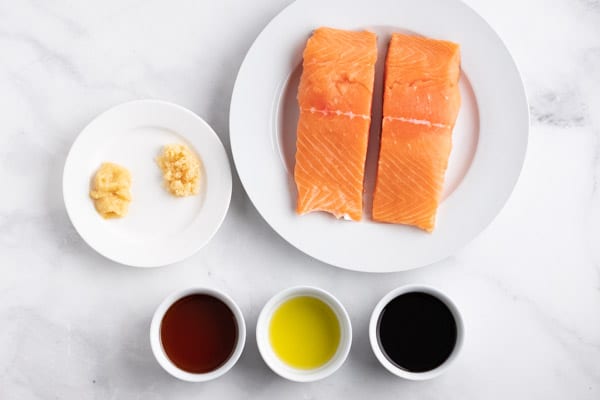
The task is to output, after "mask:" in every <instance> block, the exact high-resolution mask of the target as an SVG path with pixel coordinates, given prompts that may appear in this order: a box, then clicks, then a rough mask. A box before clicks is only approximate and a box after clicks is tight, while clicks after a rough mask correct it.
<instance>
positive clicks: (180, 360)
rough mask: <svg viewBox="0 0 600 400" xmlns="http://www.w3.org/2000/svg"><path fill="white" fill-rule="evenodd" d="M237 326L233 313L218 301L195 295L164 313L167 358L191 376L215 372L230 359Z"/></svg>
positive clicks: (162, 331)
mask: <svg viewBox="0 0 600 400" xmlns="http://www.w3.org/2000/svg"><path fill="white" fill-rule="evenodd" d="M237 337H238V326H237V323H236V320H235V316H234V315H233V312H232V311H231V309H230V308H229V307H228V306H227V305H226V304H225V303H224V302H223V301H221V300H219V299H217V298H216V297H213V296H210V295H206V294H193V295H190V296H186V297H183V298H181V299H179V300H177V301H176V302H175V303H173V305H172V306H171V307H169V309H168V310H167V312H166V313H165V316H164V317H163V320H162V323H161V327H160V339H161V342H162V346H163V349H164V350H165V353H166V354H167V357H169V359H170V360H171V361H172V362H173V364H175V365H176V366H177V367H179V368H181V369H182V370H184V371H187V372H191V373H207V372H211V371H214V370H216V369H217V368H219V367H220V366H221V365H223V364H224V363H225V362H226V361H227V360H228V359H229V357H231V355H232V353H233V351H234V349H235V346H236V344H237Z"/></svg>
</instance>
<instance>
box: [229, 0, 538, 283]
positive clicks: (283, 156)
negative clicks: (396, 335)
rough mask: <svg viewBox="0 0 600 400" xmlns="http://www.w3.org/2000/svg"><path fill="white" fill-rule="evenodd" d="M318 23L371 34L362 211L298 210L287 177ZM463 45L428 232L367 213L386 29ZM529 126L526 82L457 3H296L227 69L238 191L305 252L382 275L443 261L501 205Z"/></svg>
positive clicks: (488, 32)
mask: <svg viewBox="0 0 600 400" xmlns="http://www.w3.org/2000/svg"><path fill="white" fill-rule="evenodd" d="M319 26H330V27H337V28H342V29H355V30H356V29H368V30H372V31H374V32H376V33H377V34H378V43H379V61H378V68H377V73H376V84H375V87H376V92H375V96H374V98H375V101H374V112H373V117H374V118H373V120H374V121H375V122H374V123H373V126H372V128H371V143H370V144H369V155H368V157H367V169H366V178H365V193H366V200H365V218H364V220H363V221H362V222H359V223H357V222H347V221H338V220H335V219H334V218H333V217H332V216H331V215H328V214H325V213H312V214H309V215H305V216H301V217H300V216H297V215H296V214H295V212H294V207H295V202H296V200H295V197H296V188H295V184H294V180H293V167H294V155H295V140H296V123H297V118H298V114H297V103H296V99H295V96H296V91H297V85H298V79H299V76H300V74H301V62H302V50H303V48H304V46H305V44H306V40H307V39H308V37H309V36H310V34H311V31H312V30H313V29H315V28H317V27H319ZM398 31H399V32H412V33H415V34H420V35H425V36H428V37H432V38H438V39H446V40H451V41H454V42H457V43H459V44H460V46H461V54H462V73H461V80H460V88H461V94H462V98H463V105H462V107H461V111H460V114H459V117H458V121H457V124H456V127H455V129H454V134H453V139H454V148H453V150H452V154H451V157H450V162H449V167H448V172H447V175H446V182H445V190H444V200H443V202H442V204H441V205H440V208H439V213H438V218H437V225H436V229H435V231H434V232H433V233H432V234H428V233H425V232H423V231H421V230H418V229H416V228H412V227H407V226H400V225H389V224H381V223H375V222H372V221H370V220H369V216H370V197H369V194H370V193H371V191H372V187H373V181H374V175H375V170H376V154H377V149H378V140H379V139H378V137H379V125H380V124H379V123H377V121H378V120H380V115H381V100H380V99H381V86H382V85H381V81H382V67H383V60H384V56H385V51H386V47H387V44H388V40H389V37H390V34H391V33H392V32H398ZM528 129H529V114H528V106H527V99H526V96H525V90H524V88H523V83H522V81H521V78H520V75H519V72H518V70H517V68H516V66H515V63H514V61H513V59H512V57H511V55H510V54H509V52H508V50H507V49H506V47H505V46H504V44H503V43H502V41H501V39H500V38H499V37H498V35H497V34H496V33H495V32H494V31H493V30H492V28H491V27H490V26H489V25H488V24H487V23H486V22H485V21H484V20H483V19H482V18H481V17H480V16H479V15H477V14H476V13H475V12H474V11H473V10H471V9H470V8H469V7H467V6H466V5H465V4H463V3H461V2H459V1H456V0H420V1H414V0H377V1H369V0H329V1H322V0H298V1H296V2H295V3H293V4H292V5H290V6H289V7H287V8H286V9H285V10H284V11H282V12H281V13H280V14H279V15H278V16H277V17H275V18H274V19H273V20H272V21H271V22H270V23H269V25H267V27H266V28H265V29H264V30H263V32H262V33H261V34H260V35H259V36H258V38H257V39H256V41H255V42H254V44H253V45H252V47H251V48H250V50H249V52H248V54H247V56H246V58H245V60H244V62H243V64H242V66H241V68H240V71H239V74H238V77H237V81H236V83H235V88H234V91H233V97H232V101H231V110H230V135H231V146H232V149H233V156H234V160H235V164H236V167H237V169H238V172H239V175H240V178H241V181H242V183H243V185H244V187H245V189H246V192H247V193H248V196H249V197H250V199H251V200H252V202H253V203H254V205H255V206H256V208H257V209H258V211H259V212H260V214H261V215H262V216H263V218H264V219H265V220H266V221H267V222H268V223H269V224H270V225H271V226H272V227H273V229H275V231H277V232H278V233H279V234H280V235H281V236H282V237H283V238H284V239H286V240H287V241H288V242H290V243H291V244H292V245H294V246H296V247H297V248H298V249H300V250H302V251H303V252H305V253H307V254H309V255H311V256H313V257H315V258H317V259H319V260H322V261H324V262H326V263H329V264H333V265H336V266H339V267H343V268H348V269H354V270H360V271H369V272H386V271H400V270H406V269H410V268H415V267H419V266H423V265H427V264H431V263H433V262H435V261H438V260H440V259H443V258H445V257H447V256H449V255H451V254H452V253H453V252H455V251H457V250H458V249H459V248H461V247H462V246H464V245H465V244H467V243H468V242H469V241H471V240H472V239H473V238H474V237H475V236H476V235H477V234H478V233H480V232H481V231H482V230H483V229H484V228H485V227H486V226H487V225H488V224H489V223H490V222H491V221H492V219H493V218H494V217H495V216H496V215H497V214H498V213H499V212H500V210H501V208H502V207H503V205H504V203H505V202H506V200H507V199H508V197H509V195H510V193H511V191H512V189H513V187H514V185H515V183H516V181H517V179H518V176H519V173H520V171H521V167H522V164H523V160H524V157H525V151H526V148H527V136H528Z"/></svg>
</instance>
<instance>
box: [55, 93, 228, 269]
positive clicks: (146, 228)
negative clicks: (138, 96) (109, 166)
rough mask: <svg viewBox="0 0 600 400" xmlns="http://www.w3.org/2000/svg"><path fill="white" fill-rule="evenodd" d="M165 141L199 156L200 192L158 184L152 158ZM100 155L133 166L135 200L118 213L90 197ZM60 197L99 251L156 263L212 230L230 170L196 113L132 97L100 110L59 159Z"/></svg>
mask: <svg viewBox="0 0 600 400" xmlns="http://www.w3.org/2000/svg"><path fill="white" fill-rule="evenodd" d="M169 143H183V144H187V145H188V146H189V147H190V148H191V149H193V150H194V151H195V152H196V153H197V154H198V155H199V156H200V159H201V160H202V166H203V168H202V184H201V190H200V193H199V194H198V195H196V196H190V197H185V198H176V197H173V196H172V195H170V194H169V193H168V192H167V191H166V190H165V189H164V186H163V184H162V174H161V171H160V169H159V167H158V165H157V164H156V161H155V159H156V157H157V156H158V154H159V152H160V150H161V148H162V146H164V145H165V144H169ZM104 161H111V162H115V163H117V164H121V165H123V166H124V167H126V168H127V169H129V171H130V172H131V175H132V188H131V191H132V198H133V199H132V202H131V204H130V207H129V213H128V215H127V216H125V217H124V218H120V219H109V220H105V219H103V218H102V217H101V216H100V215H99V214H98V213H97V212H96V210H95V209H94V205H93V203H92V201H91V200H90V198H89V189H90V181H91V179H92V177H93V175H94V173H95V171H96V170H97V169H98V167H99V166H100V164H101V163H102V162H104ZM63 196H64V201H65V207H66V209H67V213H68V214H69V217H70V218H71V222H72V223H73V225H74V226H75V229H76V230H77V232H79V234H80V235H81V237H82V238H83V239H84V240H85V241H86V242H87V243H88V244H89V245H90V246H91V247H92V248H94V249H95V250H96V251H98V253H100V254H102V255H104V256H105V257H107V258H109V259H111V260H113V261H116V262H119V263H121V264H127V265H132V266H136V267H156V266H161V265H166V264H172V263H174V262H177V261H180V260H183V259H184V258H187V257H189V256H191V255H192V254H194V253H195V252H196V251H198V250H199V249H200V248H202V247H203V246H204V245H205V244H206V243H208V241H209V240H210V239H211V238H212V236H213V235H214V234H215V233H216V232H217V230H218V229H219V226H220V225H221V223H222V221H223V219H224V218H225V214H226V213H227V209H228V208H229V201H230V199H231V169H230V166H229V160H228V159H227V154H226V152H225V149H224V148H223V145H222V144H221V141H220V140H219V138H218V137H217V135H216V134H215V132H214V131H213V130H212V129H211V127H210V126H209V125H208V124H207V123H206V122H204V120H202V119H201V118H200V117H198V116H197V115H196V114H194V113H193V112H191V111H189V110H187V109H185V108H183V107H180V106H178V105H175V104H171V103H166V102H162V101H156V100H140V101H133V102H129V103H125V104H121V105H118V106H116V107H114V108H111V109H110V110H108V111H106V112H104V113H103V114H101V115H100V116H98V117H97V118H96V119H94V120H93V121H92V122H91V123H90V124H89V125H88V126H86V127H85V129H84V130H83V131H82V132H81V134H80V135H79V136H78V137H77V139H76V140H75V142H74V143H73V146H72V147H71V150H70V152H69V155H68V156H67V161H66V163H65V169H64V174H63Z"/></svg>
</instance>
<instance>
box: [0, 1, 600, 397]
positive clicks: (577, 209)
mask: <svg viewBox="0 0 600 400" xmlns="http://www.w3.org/2000/svg"><path fill="white" fill-rule="evenodd" d="M289 2H290V1H289V0H259V1H252V2H250V1H241V0H237V1H236V0H222V1H219V2H209V1H204V2H199V1H193V0H176V1H168V2H167V1H159V0H149V1H148V0H146V1H140V0H107V1H103V2H95V4H93V2H80V1H74V0H60V1H52V2H49V1H35V0H26V1H20V2H10V1H1V2H0V46H1V48H2V52H3V55H2V57H1V58H0V93H1V94H2V95H1V96H0V104H1V108H0V109H1V110H2V112H1V113H0V121H1V122H2V124H1V127H2V131H1V133H0V166H1V168H0V182H1V184H2V188H1V189H0V260H1V261H0V326H1V328H0V398H2V399H137V398H140V399H145V400H151V399H161V398H169V399H185V398H198V396H202V397H203V398H217V399H238V398H263V399H282V398H295V399H321V398H322V399H332V398H347V399H364V398H367V397H369V398H377V399H392V398H394V399H397V398H400V399H439V398H443V399H461V400H467V399H545V400H548V399H567V398H568V399H598V398H600V95H599V93H600V2H599V1H598V0H557V1H554V2H547V1H544V0H530V1H527V2H523V1H520V0H507V1H503V2H495V1H487V0H468V1H467V3H469V4H470V5H471V6H472V7H473V8H474V9H475V10H476V11H477V12H479V13H480V14H481V15H482V16H483V17H484V18H486V19H487V20H488V21H489V22H490V24H491V25H492V26H493V27H494V28H495V29H496V30H497V31H498V32H499V34H500V35H501V36H502V37H503V39H504V40H505V41H506V43H507V46H508V47H509V48H510V49H511V51H512V53H513V55H514V57H515V59H516V61H517V63H518V65H519V67H520V69H521V71H522V74H523V77H524V80H525V84H526V88H527V92H528V96H529V100H530V103H531V117H532V127H531V132H530V144H529V149H528V154H527V159H526V162H525V166H524V169H523V173H522V176H521V179H520V181H519V183H518V185H517V187H516V189H515V191H514V194H513V196H512V197H511V199H510V200H509V202H508V204H507V205H506V207H505V208H504V210H503V211H502V213H501V214H500V215H499V216H498V218H497V219H496V220H495V221H494V223H493V224H492V225H491V226H490V227H489V228H488V229H487V230H486V231H484V232H483V233H482V234H481V235H480V236H479V237H478V238H477V239H475V240H474V241H473V242H472V243H471V244H469V245H468V246H467V247H466V248H464V249H463V250H462V251H460V252H458V253H457V254H456V255H454V256H453V257H450V258H448V259H446V260H444V261H442V262H439V263H436V264H434V265H431V266H428V267H425V268H421V269H418V270H414V271H410V272H404V273H395V274H384V275H369V274H364V273H356V272H348V271H344V270H341V269H337V268H334V267H331V266H328V265H325V264H322V263H320V262H318V261H316V260H314V259H311V258H310V257H307V256H305V255H304V254H302V253H300V252H299V251H297V250H296V249H294V248H293V247H291V246H290V245H288V244H287V243H286V242H285V241H284V240H282V239H281V238H279V237H278V236H277V234H276V233H275V232H273V231H272V230H271V229H270V228H269V226H268V225H267V224H266V223H265V222H264V221H263V220H262V219H261V217H260V216H259V215H258V213H257V212H256V210H255V209H254V207H253V206H252V204H251V203H250V201H249V200H248V198H247V196H246V194H245V193H244V191H243V189H242V187H241V184H240V182H239V179H238V177H237V176H235V175H234V187H233V198H232V203H231V208H230V211H229V214H228V216H227V218H226V220H225V222H224V225H223V226H222V228H221V230H220V231H219V232H218V234H217V235H216V236H215V238H214V239H213V240H212V242H211V243H210V244H209V245H208V246H206V247H205V248H204V249H202V250H201V251H200V252H199V253H197V254H196V255H195V256H193V257H192V258H190V259H188V260H187V261H185V262H181V263H179V264H176V265H173V266H169V267H165V268H158V269H150V270H143V269H135V268H128V267H123V266H120V265H116V264H114V263H112V262H110V261H108V260H106V259H104V258H103V257H102V256H100V255H98V254H96V253H95V252H94V251H93V250H92V249H91V248H89V247H88V246H87V245H86V244H85V243H84V242H83V241H82V240H81V239H80V237H79V236H78V234H77V233H76V232H75V231H74V229H73V227H72V226H71V223H70V222H69V219H68V217H67V215H66V213H65V210H64V207H63V203H62V195H61V176H62V168H63V164H64V160H65V157H66V154H67V151H68V149H69V147H70V145H71V143H72V142H73V140H74V139H75V137H76V136H77V134H78V133H79V132H80V130H81V129H82V128H83V127H84V126H85V124H87V122H89V121H90V120H91V119H92V118H93V117H94V116H96V115H97V114H98V113H99V112H101V111H103V110H105V109H107V108H108V107H110V106H112V105H115V104H118V103H121V102H124V101H128V100H132V99H138V98H159V99H164V100H168V101H173V102H176V103H179V104H181V105H183V106H185V107H188V108H190V109H192V110H193V111H195V112H197V113H198V114H199V115H201V116H202V117H204V118H205V119H206V120H207V121H208V122H209V123H210V124H211V125H212V126H213V128H214V129H215V130H216V131H217V132H218V134H219V135H220V137H221V139H222V141H223V142H224V144H225V146H226V148H227V150H228V151H230V147H229V138H228V108H229V100H230V96H231V91H232V88H233V83H234V79H235V76H236V73H237V69H238V67H239V65H240V63H241V61H242V59H243V57H244V54H245V52H246V51H247V49H248V48H249V46H250V44H251V43H252V41H253V40H254V38H255V37H256V35H257V34H258V33H259V32H260V30H261V29H262V28H263V27H264V26H265V24H266V23H267V22H268V21H269V20H270V19H271V18H272V17H273V16H274V15H275V14H276V13H277V12H278V11H280V10H281V9H283V8H284V7H285V6H286V5H287V4H288V3H289ZM267 254H268V257H266V256H265V255H267ZM415 282H419V283H426V284H430V285H434V286H437V287H439V288H441V289H443V290H444V291H446V292H447V293H448V294H449V295H450V296H452V297H453V298H454V300H455V301H456V303H457V305H458V306H459V307H460V308H461V310H462V312H463V316H464V320H465V324H466V328H467V336H466V340H465V343H464V348H463V352H462V353H461V355H460V357H459V359H458V360H457V362H456V364H454V365H453V366H452V368H451V369H450V370H449V371H448V372H447V373H445V374H444V375H443V376H441V377H439V378H437V379H434V380H432V381H428V382H408V381H403V380H399V379H397V378H395V377H394V376H392V375H391V374H389V373H386V372H385V371H384V370H383V369H382V368H381V367H380V366H379V365H378V363H377V361H376V359H375V357H374V356H373V354H372V353H371V350H370V347H369V343H368V336H367V323H368V317H369V314H370V311H371V310H372V308H373V307H374V305H375V303H376V302H377V301H378V299H379V298H380V297H381V296H383V294H384V293H386V292H387V291H388V290H390V289H392V288H394V287H396V286H399V285H402V284H405V283H415ZM190 284H201V285H211V286H216V287H218V288H221V289H224V290H226V291H227V292H228V293H229V294H231V295H232V296H233V297H234V298H235V299H236V300H237V302H238V303H239V304H240V306H241V308H242V310H243V312H244V314H245V316H246V319H247V323H248V326H249V327H250V329H249V335H248V340H247V345H246V349H245V351H244V353H243V355H242V358H241V359H240V361H239V363H238V364H237V365H236V366H235V367H234V368H233V370H231V371H230V372H229V373H228V374H227V375H225V376H224V377H222V378H220V379H218V380H216V381H213V382H210V383H206V384H190V383H185V382H180V381H178V380H176V379H174V378H172V377H171V376H169V375H168V374H167V373H165V372H164V371H163V370H162V369H161V368H160V367H159V365H158V364H157V363H156V362H155V360H154V358H153V356H152V353H151V351H150V344H149V341H148V328H149V322H150V318H151V316H152V313H153V311H154V309H155V307H156V306H157V305H158V304H159V302H160V301H161V300H162V299H163V297H165V296H166V295H167V294H168V293H170V292H171V291H173V290H175V289H177V288H180V287H183V286H187V285H190ZM297 284H312V285H317V286H320V287H323V288H325V289H327V290H330V291H332V292H333V293H335V294H336V295H337V296H338V297H339V299H340V300H341V301H342V302H343V303H344V304H345V305H346V307H347V309H348V311H349V313H350V315H351V318H352V323H353V326H354V335H355V337H354V342H353V348H352V351H351V353H350V356H349V358H348V361H347V362H346V364H345V365H344V366H343V367H342V368H341V369H340V370H339V371H338V372H337V373H336V374H334V375H333V376H331V377H330V378H328V379H326V380H323V381H320V382H316V383H311V384H294V383H291V382H288V381H285V380H283V379H281V378H279V377H277V376H276V375H274V374H273V373H272V372H271V371H270V370H269V369H268V368H267V367H266V365H265V364H264V363H263V361H262V360H261V358H260V355H259V354H258V351H257V348H256V344H255V338H254V333H253V327H254V326H255V323H256V318H257V315H258V312H259V310H260V308H261V307H262V305H263V304H264V303H265V302H266V300H267V299H268V298H269V297H270V296H271V295H273V294H274V293H275V292H276V291H278V290H280V289H283V288H285V287H288V286H291V285H297Z"/></svg>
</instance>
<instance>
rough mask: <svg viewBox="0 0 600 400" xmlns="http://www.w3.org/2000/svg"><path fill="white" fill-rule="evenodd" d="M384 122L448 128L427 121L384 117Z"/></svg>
mask: <svg viewBox="0 0 600 400" xmlns="http://www.w3.org/2000/svg"><path fill="white" fill-rule="evenodd" d="M384 120H386V121H400V122H407V123H409V124H415V125H426V126H433V127H436V128H450V126H449V125H445V124H438V123H436V122H431V121H427V120H426V119H416V118H404V117H385V118H384Z"/></svg>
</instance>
